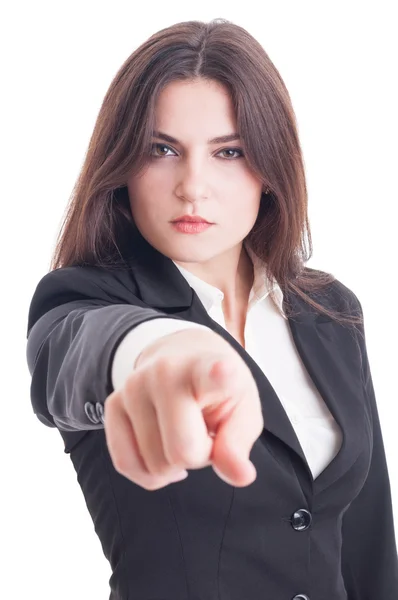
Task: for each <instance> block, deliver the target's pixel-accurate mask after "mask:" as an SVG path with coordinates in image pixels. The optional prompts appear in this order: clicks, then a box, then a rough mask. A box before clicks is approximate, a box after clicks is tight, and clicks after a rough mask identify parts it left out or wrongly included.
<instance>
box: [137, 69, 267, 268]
mask: <svg viewBox="0 0 398 600" xmlns="http://www.w3.org/2000/svg"><path fill="white" fill-rule="evenodd" d="M155 122H156V126H155V132H154V136H153V140H152V141H153V146H152V156H151V159H150V161H149V163H148V165H147V167H145V169H144V171H143V172H142V173H141V174H139V175H135V176H131V177H130V178H129V179H128V181H127V187H128V193H129V198H130V206H131V212H132V215H133V218H134V221H135V223H136V225H137V227H138V229H139V231H140V232H141V234H142V235H143V237H144V238H145V239H146V240H147V241H148V242H149V243H150V244H151V245H152V246H154V247H155V248H156V249H157V250H159V251H160V252H162V253H163V254H164V255H166V256H168V257H169V258H171V259H173V260H175V261H176V262H178V263H179V264H181V266H186V268H189V267H190V266H191V267H193V265H192V263H206V262H208V261H210V262H211V260H212V259H213V258H215V257H220V256H221V255H225V256H226V257H227V256H228V254H230V253H231V252H232V253H234V252H236V250H237V249H239V251H240V249H241V242H242V240H243V239H244V238H245V237H246V235H247V234H248V233H249V231H250V230H251V229H252V227H253V225H254V223H255V221H256V218H257V214H258V210H259V204H260V197H261V192H262V183H261V181H260V180H259V179H258V178H257V177H256V176H255V175H254V173H253V172H252V171H251V169H250V168H249V165H248V163H247V161H246V158H245V157H244V156H243V151H242V149H241V148H242V145H241V143H240V141H239V139H235V140H233V141H228V142H214V141H213V142H212V141H211V140H212V139H213V138H215V137H219V136H226V135H231V134H234V133H236V132H237V127H236V120H235V115H234V110H233V105H232V102H231V99H230V97H229V95H228V93H227V91H226V89H225V88H224V87H223V86H222V85H221V84H219V83H218V82H214V81H206V80H204V79H199V80H195V82H186V81H183V82H182V81H176V82H172V83H170V84H168V85H167V86H166V87H165V88H164V89H163V90H162V92H161V93H160V95H159V98H158V102H157V105H156V114H155ZM162 134H167V135H168V136H171V137H172V138H174V139H175V141H174V142H171V141H170V140H166V139H165V138H163V137H162ZM186 214H188V215H193V216H201V217H203V218H204V219H206V220H207V221H209V222H211V223H213V225H211V226H210V227H209V228H208V229H206V230H204V231H202V232H200V233H184V232H181V231H178V230H177V229H176V228H175V227H174V226H173V225H172V221H173V220H174V219H176V218H178V217H181V216H182V215H186ZM217 264H219V261H217Z"/></svg>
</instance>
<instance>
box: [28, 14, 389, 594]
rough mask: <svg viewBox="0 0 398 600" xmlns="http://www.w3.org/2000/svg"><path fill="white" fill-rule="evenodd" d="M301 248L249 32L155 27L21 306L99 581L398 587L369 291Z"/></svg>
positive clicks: (141, 588)
mask: <svg viewBox="0 0 398 600" xmlns="http://www.w3.org/2000/svg"><path fill="white" fill-rule="evenodd" d="M306 241H309V251H307V250H306V245H305V244H306ZM311 253H312V247H311V236H310V231H309V225H308V218H307V193H306V184H305V176H304V166H303V159H302V154H301V150H300V145H299V140H298V135H297V128H296V122H295V116H294V112H293V108H292V106H291V102H290V99H289V95H288V92H287V90H286V87H285V85H284V83H283V81H282V80H281V77H280V75H279V73H278V71H277V70H276V68H275V66H274V65H273V64H272V62H271V61H270V59H269V57H268V56H267V54H266V53H265V52H264V50H263V49H262V47H261V46H260V45H259V43H258V42H257V41H255V40H254V39H253V38H252V37H251V36H250V35H249V34H248V33H247V32H246V31H245V30H244V29H243V28H241V27H239V26H237V25H234V24H232V23H230V22H228V21H225V20H216V21H212V22H210V23H202V22H197V21H192V22H186V23H178V24H176V25H174V26H172V27H168V28H167V29H164V30H162V31H160V32H158V33H156V34H155V35H153V36H152V37H151V38H150V39H149V40H148V41H146V42H145V43H144V44H143V45H142V46H141V47H140V48H138V49H137V50H136V51H135V52H134V53H133V54H132V55H131V56H130V57H129V58H128V59H127V61H126V62H125V63H124V64H123V65H122V67H121V69H120V70H119V72H118V73H117V75H116V77H115V78H114V80H113V82H112V84H111V86H110V88H109V90H108V92H107V94H106V96H105V99H104V102H103V105H102V107H101V110H100V113H99V116H98V119H97V122H96V125H95V129H94V133H93V135H92V138H91V142H90V146H89V149H88V153H87V156H86V159H85V163H84V166H83V169H82V172H81V175H80V177H79V180H78V182H77V185H76V188H75V190H74V195H73V199H72V201H71V204H70V207H69V211H68V213H67V216H66V222H65V226H64V228H63V232H62V235H61V236H60V239H59V240H58V245H57V249H56V253H55V256H54V258H53V263H52V269H51V271H50V272H49V273H47V274H46V275H45V276H44V277H43V278H42V279H41V281H40V282H39V283H38V286H37V288H36V290H35V293H34V295H33V298H32V302H31V306H30V311H29V320H28V321H29V322H28V347H27V359H28V364H29V369H30V372H31V375H32V388H31V398H32V404H33V408H34V411H35V413H36V415H37V417H38V418H39V419H40V420H41V421H42V422H43V423H44V424H45V425H47V426H49V427H57V428H58V429H59V431H60V433H61V435H62V437H63V440H64V442H65V452H67V453H69V454H70V457H71V459H72V462H73V465H74V468H75V469H76V472H77V476H78V481H79V484H80V486H81V488H82V491H83V494H84V498H85V501H86V504H87V507H88V510H89V511H90V514H91V517H92V519H93V522H94V525H95V529H96V532H97V534H98V536H99V539H100V541H101V544H102V548H103V551H104V553H105V556H106V557H107V559H108V560H109V561H110V564H111V567H112V576H111V578H110V588H111V596H110V597H111V598H113V599H118V600H119V599H120V600H122V599H123V600H128V599H129V600H133V599H134V600H135V599H137V600H155V599H156V600H264V599H267V598H269V599H270V598H275V599H277V600H285V599H286V600H292V599H295V600H321V599H322V600H323V599H326V598H327V599H328V600H347V599H349V600H370V599H372V600H373V599H374V598H380V599H383V600H396V598H397V597H398V560H397V549H396V541H395V532H394V523H393V513H392V503H391V492H390V482H389V475H388V470H387V464H386V458H385V452H384V446H383V439H382V433H381V430H380V423H379V418H378V411H377V405H376V399H375V395H374V389H373V385H372V378H371V373H370V366H369V361H368V357H367V351H366V345H365V337H364V326H363V315H362V308H361V304H360V302H359V300H358V298H357V297H356V295H355V294H354V293H353V292H352V291H351V290H350V289H349V288H348V287H346V286H345V285H343V284H342V283H341V282H340V281H338V280H336V279H335V278H334V277H333V276H332V275H331V274H328V273H325V272H322V271H317V270H314V269H310V268H308V267H306V266H305V263H306V262H307V260H308V259H309V258H310V257H311Z"/></svg>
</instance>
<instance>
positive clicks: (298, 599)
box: [292, 594, 310, 600]
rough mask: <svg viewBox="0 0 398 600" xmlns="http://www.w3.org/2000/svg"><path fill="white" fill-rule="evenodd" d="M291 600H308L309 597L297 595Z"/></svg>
mask: <svg viewBox="0 0 398 600" xmlns="http://www.w3.org/2000/svg"><path fill="white" fill-rule="evenodd" d="M292 600H310V597H309V596H306V595H305V594H297V596H295V597H294V598H292Z"/></svg>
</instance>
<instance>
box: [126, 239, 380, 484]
mask: <svg viewBox="0 0 398 600" xmlns="http://www.w3.org/2000/svg"><path fill="white" fill-rule="evenodd" d="M130 250H131V254H130V256H129V257H128V263H129V265H130V267H131V269H132V275H133V276H134V279H135V281H136V285H137V288H138V293H139V295H140V297H141V299H142V300H143V301H144V302H145V303H146V304H148V305H149V306H151V307H153V308H158V309H159V310H161V311H162V312H165V313H168V314H173V316H175V317H179V318H181V319H187V320H189V321H193V322H196V323H199V324H202V325H206V326H208V327H210V328H211V329H212V330H213V331H216V332H217V333H219V334H220V335H221V336H222V337H223V338H224V339H226V340H227V341H228V342H229V343H230V344H231V345H232V346H233V347H234V348H235V350H236V351H237V352H238V353H239V354H240V356H241V357H242V358H243V360H244V361H245V362H246V364H247V365H248V366H249V368H250V370H251V372H252V375H253V377H254V379H255V381H256V384H257V386H258V390H259V395H260V399H261V403H262V409H263V417H264V428H265V429H266V430H267V431H268V432H270V433H271V434H273V435H274V436H276V437H277V438H279V439H280V440H281V441H282V442H283V443H284V444H286V445H287V446H288V447H289V448H290V449H291V450H292V451H293V452H295V453H296V454H297V455H298V456H299V458H300V459H301V461H302V462H303V464H304V466H305V468H306V471H307V472H308V475H309V478H310V481H311V482H312V485H313V491H314V493H317V492H320V491H322V490H323V489H325V488H326V487H327V486H329V485H331V484H332V483H333V482H334V481H336V479H338V478H339V477H341V476H342V475H343V474H344V473H345V472H346V471H347V470H348V469H349V468H350V467H351V466H352V465H353V464H354V462H355V460H356V459H357V458H358V456H359V454H360V453H361V452H362V451H363V448H364V446H363V440H362V438H363V435H364V429H365V427H364V425H365V426H367V427H370V424H369V422H368V421H367V416H366V411H365V409H364V402H365V399H364V386H363V384H362V378H361V364H360V352H359V349H358V348H357V342H356V338H355V336H354V334H353V331H352V328H351V329H350V328H348V327H346V326H342V325H339V324H338V323H336V322H334V321H332V320H331V319H329V318H328V317H326V316H324V315H319V314H317V313H315V312H314V311H313V310H312V309H311V307H309V306H308V304H306V303H305V302H304V301H303V300H302V299H301V298H300V297H299V296H297V295H295V294H294V293H292V292H291V291H289V293H288V294H285V295H284V302H287V301H288V302H289V305H290V306H291V307H292V308H293V316H292V317H289V319H288V323H289V326H290V329H291V332H292V336H293V340H294V343H295V345H296V348H297V351H298V353H299V355H300V357H301V359H302V361H303V364H304V367H305V368H306V369H307V372H308V374H309V376H310V377H311V379H312V381H313V383H314V385H315V386H316V388H317V389H318V391H319V393H320V394H321V396H322V398H323V400H324V401H325V403H326V405H327V406H328V408H329V410H330V412H331V413H332V415H333V417H334V419H335V420H336V422H337V423H338V425H339V426H340V428H341V430H342V434H343V442H342V447H341V448H340V450H339V452H338V454H337V455H336V456H335V458H334V459H333V460H332V462H331V463H330V464H329V465H327V467H326V468H325V469H324V470H323V471H322V473H320V475H319V476H318V477H317V478H316V479H315V480H314V479H313V476H312V473H311V471H310V468H309V465H308V461H307V459H306V457H305V455H304V452H303V449H302V447H301V445H300V442H299V440H298V438H297V435H296V433H295V430H294V428H293V426H292V424H291V421H290V419H289V417H288V416H287V414H286V411H285V409H284V408H283V405H282V403H281V402H280V400H279V398H278V396H277V393H276V392H275V390H274V388H273V387H272V385H271V383H270V381H269V380H268V379H267V377H266V376H265V374H264V373H263V371H262V370H261V369H260V367H259V366H258V364H257V363H256V362H255V361H254V359H253V358H252V357H251V356H250V355H249V354H248V353H247V352H246V350H245V349H244V348H243V347H242V346H241V345H240V344H239V343H238V342H237V340H236V339H235V338H234V337H233V336H231V335H230V334H229V333H228V331H227V330H226V329H224V328H223V327H221V326H220V325H219V324H218V323H217V322H216V321H214V320H213V319H211V317H210V316H209V314H208V313H207V311H206V309H205V307H204V306H203V304H202V303H201V301H200V300H199V298H198V296H197V294H196V293H195V291H194V290H193V289H192V288H191V287H190V285H189V284H188V282H187V281H186V279H185V278H184V277H183V276H182V274H181V273H180V271H179V270H178V269H177V267H176V266H175V265H174V263H173V262H172V260H170V259H169V258H168V257H166V256H164V255H163V254H162V253H160V252H158V251H157V250H156V249H155V248H153V246H151V245H150V244H148V242H146V240H144V238H143V237H142V236H140V235H136V236H134V242H132V244H131V246H130ZM365 420H366V423H364V421H365Z"/></svg>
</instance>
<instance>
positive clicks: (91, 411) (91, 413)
mask: <svg viewBox="0 0 398 600" xmlns="http://www.w3.org/2000/svg"><path fill="white" fill-rule="evenodd" d="M84 412H85V413H86V415H87V417H88V418H89V419H90V421H91V422H92V423H95V424H96V425H98V423H99V418H98V416H97V413H96V411H95V408H94V404H93V403H92V402H86V403H85V405H84Z"/></svg>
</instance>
